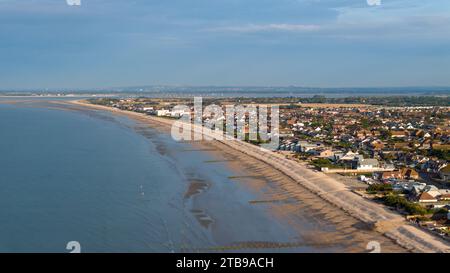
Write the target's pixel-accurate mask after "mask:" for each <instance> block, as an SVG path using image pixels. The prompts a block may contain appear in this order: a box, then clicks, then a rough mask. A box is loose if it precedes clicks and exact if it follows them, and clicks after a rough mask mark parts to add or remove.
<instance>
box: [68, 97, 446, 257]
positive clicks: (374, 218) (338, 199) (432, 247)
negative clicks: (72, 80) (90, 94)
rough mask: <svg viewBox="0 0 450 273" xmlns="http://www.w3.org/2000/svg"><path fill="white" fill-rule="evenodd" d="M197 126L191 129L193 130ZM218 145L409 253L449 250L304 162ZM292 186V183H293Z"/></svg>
mask: <svg viewBox="0 0 450 273" xmlns="http://www.w3.org/2000/svg"><path fill="white" fill-rule="evenodd" d="M67 103H69V104H73V105H78V106H83V107H88V108H94V109H97V110H105V111H109V112H113V113H117V114H123V115H126V116H128V117H130V118H135V119H139V120H147V121H152V122H157V123H159V124H161V125H163V126H167V127H168V128H170V126H171V125H172V123H173V122H174V121H175V120H170V119H164V118H158V117H153V116H148V115H145V114H141V113H136V112H131V111H125V110H119V109H115V108H111V107H107V106H101V105H94V104H90V103H88V102H83V101H79V100H77V101H68V102H67ZM199 129H200V130H201V128H194V131H196V130H199ZM215 142H217V143H220V145H221V146H224V147H227V148H230V149H231V150H234V151H238V152H241V153H243V154H245V155H247V156H250V157H252V158H254V159H256V160H257V161H260V162H263V163H265V164H266V165H268V166H270V167H272V168H273V169H275V170H277V171H279V172H281V173H283V174H284V175H286V176H287V177H289V178H291V179H292V180H293V182H295V183H296V184H298V185H299V186H302V187H304V188H305V189H307V190H309V191H310V192H312V193H314V194H315V195H316V196H318V197H320V198H321V199H322V200H324V201H327V202H328V203H330V204H332V205H333V206H335V207H336V208H338V209H341V210H342V211H344V212H346V213H347V214H349V215H350V216H352V217H354V218H355V219H357V220H359V221H361V222H363V223H366V224H368V225H369V226H370V227H372V230H374V231H376V232H378V233H380V234H381V235H384V236H385V237H387V238H389V239H391V240H393V241H394V242H395V243H396V244H398V245H400V246H402V247H403V248H405V249H406V250H409V251H412V252H449V249H450V244H449V243H448V242H446V241H444V240H442V239H440V238H437V237H435V236H434V235H432V234H429V233H427V232H426V231H424V230H422V229H420V228H419V227H417V226H415V225H412V224H411V223H409V222H407V221H406V220H405V219H404V217H403V216H401V215H400V214H398V213H395V212H393V211H390V210H389V209H388V208H387V207H383V206H382V205H379V204H376V203H374V202H372V201H369V200H367V199H364V198H363V197H361V196H359V195H357V194H355V193H353V192H352V191H351V190H350V189H349V188H347V187H346V186H345V185H344V184H342V183H340V182H338V181H336V180H335V179H333V178H332V177H329V176H326V175H325V174H323V173H316V172H314V171H312V170H310V169H308V168H307V167H306V166H305V165H304V164H299V163H297V162H294V161H291V160H288V159H286V158H285V157H283V156H282V155H279V154H275V153H273V152H271V151H268V150H262V149H260V148H259V147H257V146H255V145H252V144H249V143H246V142H242V141H237V140H233V141H229V140H228V141H227V140H215ZM293 186H295V184H293Z"/></svg>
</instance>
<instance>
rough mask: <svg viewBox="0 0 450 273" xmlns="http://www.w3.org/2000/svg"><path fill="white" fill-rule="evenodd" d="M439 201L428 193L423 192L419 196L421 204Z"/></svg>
mask: <svg viewBox="0 0 450 273" xmlns="http://www.w3.org/2000/svg"><path fill="white" fill-rule="evenodd" d="M437 201H438V200H437V199H436V198H435V197H433V196H432V195H430V194H429V193H428V192H422V194H421V195H420V196H419V203H436V202H437Z"/></svg>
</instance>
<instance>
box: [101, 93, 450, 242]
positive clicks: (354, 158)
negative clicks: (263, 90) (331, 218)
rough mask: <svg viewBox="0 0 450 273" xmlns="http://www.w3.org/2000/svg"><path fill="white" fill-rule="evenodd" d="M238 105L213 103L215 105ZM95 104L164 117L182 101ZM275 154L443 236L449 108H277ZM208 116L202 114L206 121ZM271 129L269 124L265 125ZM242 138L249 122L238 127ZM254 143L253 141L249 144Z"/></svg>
mask: <svg viewBox="0 0 450 273" xmlns="http://www.w3.org/2000/svg"><path fill="white" fill-rule="evenodd" d="M239 102H240V100H238V99H236V100H234V101H233V100H230V99H226V100H223V101H220V100H219V101H217V100H215V101H214V103H216V104H218V105H220V106H222V107H223V108H224V109H225V105H229V104H230V103H232V104H233V103H236V104H238V103H239ZM96 103H98V104H103V105H108V106H112V107H116V108H119V109H122V110H130V111H136V112H143V113H147V114H149V115H155V116H160V117H166V118H179V117H181V116H183V115H185V114H189V113H185V112H180V111H176V110H174V106H175V105H178V104H185V105H189V103H191V104H192V101H190V100H189V99H177V100H172V101H169V100H168V99H165V100H163V99H144V98H141V99H99V100H97V101H96ZM279 117H280V120H279V126H280V127H279V130H278V132H279V137H280V144H279V147H278V153H280V154H284V155H285V156H286V157H288V158H291V159H293V160H295V161H300V162H307V163H308V164H310V166H311V167H313V168H315V169H316V170H317V171H321V172H324V173H326V174H328V175H331V176H336V175H338V176H342V177H345V178H346V179H353V180H354V181H355V182H356V181H359V182H357V183H360V184H361V186H362V188H364V189H365V190H364V191H363V192H359V194H361V195H363V196H365V197H366V198H370V199H373V200H374V201H375V202H381V203H384V204H385V205H387V206H390V207H392V209H395V210H398V211H399V212H400V213H403V214H405V217H406V218H407V219H410V220H411V221H414V222H416V223H417V224H419V225H421V226H423V227H424V228H426V229H428V230H429V231H431V232H434V233H436V234H439V235H440V236H442V237H444V238H447V239H448V238H449V235H450V213H449V209H450V165H449V164H448V162H449V160H450V107H430V106H427V107H420V106H415V107H408V106H403V107H384V106H372V105H350V104H349V105H346V104H340V105H333V104H302V103H295V104H294V103H289V104H280V114H279ZM211 118H212V117H211V116H203V121H204V122H210V121H211ZM269 126H270V122H269ZM243 130H244V131H245V132H244V133H248V124H246V126H244V127H243ZM252 143H253V144H256V145H257V144H259V141H253V142H252Z"/></svg>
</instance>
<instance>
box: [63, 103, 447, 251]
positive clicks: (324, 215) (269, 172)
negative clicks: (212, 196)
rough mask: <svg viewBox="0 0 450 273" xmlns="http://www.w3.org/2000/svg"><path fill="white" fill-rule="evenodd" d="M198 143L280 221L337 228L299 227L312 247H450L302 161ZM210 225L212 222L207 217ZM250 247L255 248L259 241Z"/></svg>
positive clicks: (155, 121)
mask: <svg viewBox="0 0 450 273" xmlns="http://www.w3.org/2000/svg"><path fill="white" fill-rule="evenodd" d="M57 103H61V102H57ZM71 103H72V104H73V105H74V106H83V107H90V108H95V109H100V110H107V111H111V112H114V113H117V114H121V115H125V116H128V117H130V118H133V119H135V120H138V121H140V122H142V123H145V124H149V125H150V126H151V127H152V128H157V129H159V130H162V131H165V132H169V130H170V124H171V123H172V122H173V120H169V119H163V118H155V117H149V116H145V115H142V114H139V113H134V112H128V111H121V110H117V109H112V108H109V107H103V106H97V105H91V104H86V103H82V102H71ZM228 142H229V141H228ZM233 143H236V141H233ZM193 145H194V146H195V147H197V148H198V149H201V150H203V151H206V152H209V153H212V154H214V156H215V158H216V160H215V161H210V162H205V164H214V162H226V164H228V166H229V167H230V168H232V169H233V170H234V171H235V172H236V173H239V174H240V175H237V176H235V177H231V179H232V180H234V181H236V183H240V184H242V185H245V187H247V188H248V189H250V190H251V191H253V192H255V193H258V195H259V197H260V199H258V200H250V201H249V202H250V204H252V205H255V206H266V207H267V208H268V209H269V211H270V212H271V214H272V215H273V217H274V218H275V219H279V220H282V221H287V222H288V223H289V225H291V226H293V227H296V225H297V223H298V222H299V220H300V219H302V217H303V218H304V217H306V218H307V220H309V221H311V222H312V224H313V225H319V226H320V225H327V224H333V225H334V226H335V227H336V228H335V230H330V231H329V232H325V233H323V234H319V232H313V233H312V234H304V232H302V228H301V227H300V226H299V227H298V228H297V230H298V233H299V236H302V238H307V239H308V241H309V243H310V244H311V245H321V244H323V245H326V244H327V243H329V242H331V241H332V242H334V243H340V244H342V245H348V251H350V252H362V251H364V250H365V246H366V245H367V243H368V242H370V241H377V242H379V243H380V244H381V250H382V252H404V251H413V252H445V251H448V249H449V246H448V243H446V242H444V241H442V240H441V239H439V238H436V237H434V236H432V235H431V234H428V233H426V232H424V231H423V230H420V229H419V228H417V227H415V226H413V225H410V224H409V223H407V222H406V221H405V220H403V218H402V217H401V216H400V215H399V214H397V213H394V212H392V211H390V210H388V209H386V208H385V207H383V206H380V205H379V204H375V203H373V202H370V201H368V200H365V199H363V198H362V197H360V196H358V195H356V194H354V193H352V192H350V191H349V190H348V189H347V188H346V187H345V186H344V185H343V184H341V183H339V182H337V181H335V180H333V179H332V178H330V177H328V176H325V175H323V174H321V173H314V172H312V171H311V170H309V169H308V168H307V167H306V166H302V165H301V164H298V163H296V166H294V167H290V169H289V168H285V166H280V162H281V163H283V164H290V163H289V162H287V163H286V162H284V161H285V159H283V158H282V157H279V158H277V157H275V158H271V157H274V156H273V155H270V156H265V157H260V156H258V150H259V149H258V148H257V147H255V146H253V145H251V146H253V147H250V146H244V147H240V148H239V147H233V146H230V144H229V143H223V142H219V141H202V142H196V143H193ZM233 145H235V144H233ZM238 145H250V144H246V143H244V144H241V143H239V144H238ZM255 148H256V150H254V149H255ZM277 156H278V155H277ZM293 171H294V172H293ZM207 187H208V186H207V185H205V184H204V183H202V182H199V181H193V183H192V184H191V186H190V187H189V188H188V189H187V192H186V196H192V195H195V194H198V193H200V192H201V191H202V190H204V189H205V188H207ZM311 215H312V216H313V217H311ZM200 217H201V215H200ZM205 219H206V218H205ZM303 220H305V219H303ZM204 224H205V225H207V224H208V221H207V219H206V220H205V223H204ZM249 244H251V245H253V244H255V242H249ZM260 244H261V247H262V248H264V246H266V247H268V246H271V247H274V245H273V244H271V243H270V242H260ZM237 247H239V246H237ZM241 247H245V246H241ZM280 247H281V246H280Z"/></svg>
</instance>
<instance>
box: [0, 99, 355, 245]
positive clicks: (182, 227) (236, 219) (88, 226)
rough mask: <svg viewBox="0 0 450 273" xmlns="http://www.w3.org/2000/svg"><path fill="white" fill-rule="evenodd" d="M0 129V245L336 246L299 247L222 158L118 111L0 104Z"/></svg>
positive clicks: (307, 222) (287, 227)
mask: <svg viewBox="0 0 450 273" xmlns="http://www.w3.org/2000/svg"><path fill="white" fill-rule="evenodd" d="M0 130H1V131H0V252H68V250H66V244H67V243H68V242H69V241H78V242H79V243H80V244H81V250H82V251H83V252H179V251H189V252H196V251H214V250H216V249H218V248H219V249H221V248H222V247H227V246H230V245H233V244H236V243H240V242H261V241H264V242H276V243H287V242H290V243H292V242H300V244H299V245H298V246H296V247H291V248H287V249H282V250H281V251H344V250H345V247H344V246H341V245H333V244H332V243H331V244H330V245H328V246H321V247H320V248H316V247H314V246H308V245H305V246H302V245H301V241H302V239H301V238H299V236H298V232H296V230H294V229H293V228H292V227H291V226H290V225H289V224H288V223H286V222H283V221H281V220H275V219H274V217H273V216H272V215H270V213H269V212H268V211H267V210H266V209H265V208H264V206H254V205H251V204H249V200H254V199H257V197H256V196H254V194H255V193H254V192H251V191H249V190H248V189H247V188H246V187H245V186H243V185H241V184H239V183H236V181H232V179H231V176H233V175H235V173H233V171H232V170H230V169H229V168H228V167H227V166H226V165H225V163H220V162H217V163H213V164H211V163H206V162H210V161H211V160H213V159H214V158H213V157H212V155H211V154H208V153H205V152H202V151H198V150H195V149H194V148H193V147H192V146H190V144H183V143H177V142H174V141H173V140H172V139H171V138H170V137H168V136H167V135H166V134H164V133H161V132H159V131H157V130H156V129H152V128H149V127H148V126H145V125H143V124H139V123H136V122H135V121H132V120H129V119H127V118H125V117H119V116H113V115H111V114H109V113H106V112H100V111H78V110H74V109H70V108H67V109H64V108H61V107H60V106H56V105H54V104H52V103H47V102H43V101H24V102H19V103H14V104H2V103H0ZM195 193H196V194H195ZM302 221H304V223H301V226H302V227H303V229H304V230H306V231H308V230H309V231H311V232H315V231H318V227H317V226H315V225H313V224H311V221H310V220H308V218H307V217H306V218H305V219H304V220H302ZM320 228H321V229H322V231H326V230H330V229H331V230H332V229H333V227H332V226H327V225H325V226H323V225H322V226H321V227H320ZM345 236H347V235H345ZM345 238H346V237H345ZM349 238H350V237H349ZM346 240H347V239H346ZM347 241H348V240H347ZM349 244H351V242H349ZM247 250H250V251H259V249H251V248H250V249H247ZM262 251H279V249H263V250H262Z"/></svg>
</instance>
